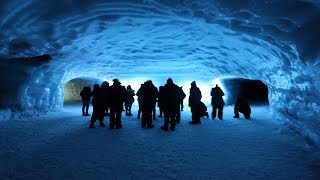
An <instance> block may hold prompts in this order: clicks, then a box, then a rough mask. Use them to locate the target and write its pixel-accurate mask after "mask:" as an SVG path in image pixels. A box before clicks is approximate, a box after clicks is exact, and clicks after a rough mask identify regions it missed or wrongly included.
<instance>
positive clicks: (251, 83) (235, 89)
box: [221, 78, 269, 105]
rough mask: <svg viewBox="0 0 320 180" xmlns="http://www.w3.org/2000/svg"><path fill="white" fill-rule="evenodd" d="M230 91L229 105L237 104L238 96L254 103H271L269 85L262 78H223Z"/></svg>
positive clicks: (227, 102)
mask: <svg viewBox="0 0 320 180" xmlns="http://www.w3.org/2000/svg"><path fill="white" fill-rule="evenodd" d="M221 81H222V83H223V84H224V86H225V88H226V91H228V92H227V93H228V99H227V100H226V102H225V103H226V104H227V105H231V104H235V102H236V100H237V97H243V98H245V99H247V100H248V102H249V103H250V104H253V105H269V100H268V86H267V85H266V84H264V83H263V82H262V81H260V80H250V79H244V78H232V79H222V80H221Z"/></svg>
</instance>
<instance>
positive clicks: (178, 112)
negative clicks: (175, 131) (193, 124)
mask: <svg viewBox="0 0 320 180" xmlns="http://www.w3.org/2000/svg"><path fill="white" fill-rule="evenodd" d="M176 90H177V93H178V96H179V104H178V105H177V106H178V107H177V108H176V122H177V123H180V121H181V112H180V108H181V109H182V110H183V99H184V98H186V94H185V93H184V92H183V90H182V87H179V88H176ZM181 103H182V106H181ZM180 106H181V107H180Z"/></svg>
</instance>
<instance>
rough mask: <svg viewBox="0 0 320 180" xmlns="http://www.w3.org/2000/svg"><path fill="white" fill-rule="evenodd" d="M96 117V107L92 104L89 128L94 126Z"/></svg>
mask: <svg viewBox="0 0 320 180" xmlns="http://www.w3.org/2000/svg"><path fill="white" fill-rule="evenodd" d="M97 119H98V114H97V107H95V106H93V112H92V116H91V120H90V128H94V123H95V122H96V120H97Z"/></svg>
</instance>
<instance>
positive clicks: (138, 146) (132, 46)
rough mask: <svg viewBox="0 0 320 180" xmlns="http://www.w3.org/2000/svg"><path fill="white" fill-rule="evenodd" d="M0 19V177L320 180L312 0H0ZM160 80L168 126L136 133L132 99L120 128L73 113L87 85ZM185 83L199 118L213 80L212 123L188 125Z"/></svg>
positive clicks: (316, 27)
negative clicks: (195, 94) (215, 109)
mask: <svg viewBox="0 0 320 180" xmlns="http://www.w3.org/2000/svg"><path fill="white" fill-rule="evenodd" d="M0 19H1V20H0V68H1V71H0V74H1V86H0V92H1V93H0V179H319V178H320V153H319V147H320V118H319V117H320V96H319V93H320V78H319V77H320V71H319V69H320V1H318V0H45V1H43V0H27V1H22V0H10V1H9V0H1V1H0ZM169 77H170V78H172V79H173V81H174V83H175V84H177V85H179V86H182V87H183V90H184V92H185V93H186V94H187V98H186V99H185V100H184V104H185V110H184V111H183V112H182V115H181V116H182V118H181V119H182V120H181V123H180V124H179V125H177V127H176V131H174V132H164V131H161V129H160V126H161V125H162V124H163V118H157V119H156V120H154V124H155V127H154V128H152V129H142V128H141V127H140V121H141V120H140V119H138V118H137V116H136V113H137V101H135V104H134V105H133V113H134V116H131V117H127V116H125V115H122V121H123V128H122V129H119V130H116V129H115V130H110V129H108V128H100V127H98V126H97V127H96V128H94V129H90V128H89V122H90V117H84V116H81V104H80V103H78V100H79V98H80V97H79V96H78V94H79V91H80V90H81V88H82V87H83V86H84V85H90V86H91V87H92V86H93V84H94V83H101V82H102V81H108V82H109V83H111V84H112V79H114V78H117V79H119V80H120V82H121V83H122V85H125V86H126V85H131V86H132V88H133V89H134V90H135V91H137V90H138V89H139V87H140V84H141V83H143V82H144V81H146V80H152V81H153V83H154V84H155V85H156V86H157V87H159V86H160V85H164V84H165V83H166V80H167V79H168V78H169ZM192 81H196V82H197V84H198V87H199V88H200V90H201V92H202V101H203V102H204V103H205V104H206V105H207V108H208V112H209V114H211V105H210V101H211V96H210V90H211V88H213V87H214V86H215V85H216V84H219V85H220V87H222V89H223V91H224V92H225V96H224V101H225V102H226V105H225V107H224V118H223V120H221V121H220V120H212V119H211V118H210V117H209V118H206V117H202V124H200V125H190V124H189V123H188V121H189V120H190V118H191V112H190V108H189V107H188V100H187V99H188V94H189V89H190V83H191V82H192ZM239 94H243V95H244V94H246V95H248V94H249V95H248V98H252V101H251V102H252V104H251V105H252V118H251V119H250V120H246V119H244V118H240V119H234V118H233V106H234V102H235V100H234V99H235V97H236V96H237V95H239ZM250 95H251V96H250ZM249 96H250V97H249ZM254 101H255V102H258V103H254ZM90 111H91V112H92V107H90ZM104 121H105V122H106V123H108V121H109V117H105V118H104Z"/></svg>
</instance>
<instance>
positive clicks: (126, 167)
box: [0, 105, 320, 179]
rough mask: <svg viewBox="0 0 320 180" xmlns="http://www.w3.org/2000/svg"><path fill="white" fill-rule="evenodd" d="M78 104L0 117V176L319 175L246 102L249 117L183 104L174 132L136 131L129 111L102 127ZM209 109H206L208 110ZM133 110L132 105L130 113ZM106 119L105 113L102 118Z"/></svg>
mask: <svg viewBox="0 0 320 180" xmlns="http://www.w3.org/2000/svg"><path fill="white" fill-rule="evenodd" d="M80 112H81V107H80V105H67V106H65V109H64V112H60V113H52V114H48V115H46V116H38V117H35V118H32V119H30V118H29V119H28V118H26V119H15V120H14V119H12V120H8V121H1V122H0V127H1V130H0V147H1V150H0V159H1V161H0V179H257V178H259V179H260V178H261V179H317V178H318V179H319V178H320V168H319V167H320V163H319V159H317V158H318V156H317V155H316V154H317V153H316V152H315V148H314V147H312V146H309V145H308V144H306V142H305V140H304V138H302V137H301V136H299V135H298V134H297V133H295V132H294V131H292V130H291V129H289V128H286V127H285V126H283V125H282V123H280V122H277V121H275V120H274V117H272V115H271V114H270V113H269V110H268V107H261V106H260V107H253V114H252V119H251V120H245V119H244V118H241V119H233V118H232V116H233V114H232V113H233V107H231V106H230V107H226V108H225V112H224V120H223V121H220V120H212V119H207V118H202V124H200V125H190V124H188V122H189V120H190V116H191V114H190V112H189V110H188V109H186V111H184V112H183V113H182V122H181V124H179V125H177V128H176V131H174V132H172V131H168V132H164V131H162V130H161V129H160V126H161V125H162V123H163V119H162V118H161V119H160V118H158V119H157V120H156V121H154V122H155V128H153V129H141V128H140V121H139V120H138V119H137V118H136V116H132V117H124V118H123V128H122V129H113V130H109V129H108V128H101V127H99V126H98V122H96V127H95V129H89V128H88V127H89V120H90V117H82V116H81V115H80ZM209 113H211V112H209ZM134 114H136V108H135V110H134ZM105 120H108V117H107V118H105Z"/></svg>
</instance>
